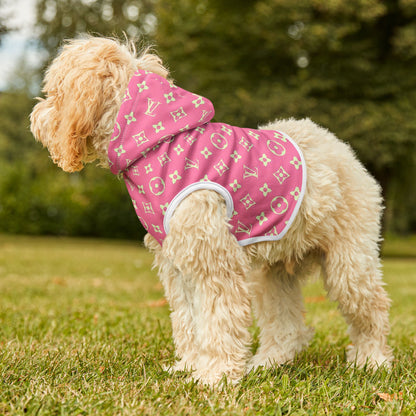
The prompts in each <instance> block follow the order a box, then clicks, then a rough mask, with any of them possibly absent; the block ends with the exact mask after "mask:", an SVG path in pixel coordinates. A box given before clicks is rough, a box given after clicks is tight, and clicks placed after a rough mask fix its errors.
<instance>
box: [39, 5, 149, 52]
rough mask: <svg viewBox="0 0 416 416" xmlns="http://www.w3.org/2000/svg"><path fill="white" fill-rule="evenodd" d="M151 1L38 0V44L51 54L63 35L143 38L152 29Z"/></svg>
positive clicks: (68, 36)
mask: <svg viewBox="0 0 416 416" xmlns="http://www.w3.org/2000/svg"><path fill="white" fill-rule="evenodd" d="M152 11H153V1H152V0H140V1H134V0H104V1H98V0H38V2H37V8H36V12H37V23H36V27H37V28H38V29H39V40H40V42H41V45H42V47H44V48H45V49H46V50H47V51H49V52H50V53H51V55H55V53H56V49H57V48H58V46H59V45H60V44H61V43H62V41H63V40H64V39H66V38H72V37H75V36H77V35H79V34H80V33H91V34H100V35H105V36H117V37H119V38H122V37H123V36H124V35H123V34H124V33H125V34H127V35H128V36H129V37H130V38H138V37H146V36H148V35H149V34H151V33H152V32H153V30H154V28H155V23H156V17H155V16H154V15H153V14H152Z"/></svg>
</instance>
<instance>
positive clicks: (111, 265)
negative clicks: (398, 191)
mask: <svg viewBox="0 0 416 416" xmlns="http://www.w3.org/2000/svg"><path fill="white" fill-rule="evenodd" d="M384 253H385V258H384V260H383V263H384V273H385V280H386V282H387V290H388V292H389V293H390V295H391V298H392V300H393V305H392V309H391V324H392V332H391V337H390V343H391V345H392V346H393V348H394V351H395V356H396V359H395V362H394V364H393V369H392V371H390V372H388V371H385V370H379V371H377V372H375V373H370V372H367V371H364V370H355V369H353V368H348V366H347V365H346V363H345V347H346V345H347V344H348V342H349V341H348V338H347V336H346V326H345V324H344V322H343V320H342V318H341V316H340V314H339V312H338V311H337V308H336V305H335V304H333V303H330V302H328V301H327V300H326V299H325V297H324V291H323V289H322V285H321V283H320V282H315V283H310V284H308V285H307V286H306V287H305V289H304V293H305V298H306V309H307V315H306V319H307V322H308V324H310V325H312V326H314V327H315V330H316V333H315V337H314V339H313V342H312V343H311V345H310V347H309V348H308V349H307V350H306V351H305V352H304V353H302V354H300V355H299V356H298V357H297V358H296V360H295V362H294V363H293V364H292V365H285V366H282V367H280V368H276V369H273V370H268V371H257V372H256V373H251V374H249V375H248V376H246V377H245V378H244V379H243V380H242V382H241V383H240V384H239V385H236V386H228V387H225V388H224V389H223V390H221V391H215V390H210V389H209V388H207V387H203V386H200V385H198V384H196V383H194V382H192V381H189V380H188V378H187V375H186V374H177V375H173V376H172V375H170V374H168V373H167V372H165V371H164V370H163V368H164V366H165V365H169V364H170V363H172V362H173V360H174V353H173V345H172V340H171V331H170V323H169V309H168V306H167V305H166V303H165V302H164V299H163V290H162V287H161V285H160V283H159V282H158V279H157V276H156V274H155V272H154V271H152V270H151V262H152V257H151V255H150V254H149V253H147V252H146V251H145V250H144V249H143V248H142V247H141V246H140V244H138V243H135V242H123V241H103V240H83V239H79V240H78V239H65V238H28V237H16V236H2V235H0V292H1V302H0V374H1V381H0V415H20V414H21V415H23V414H26V415H32V414H33V415H34V414H36V415H87V414H93V415H186V414H189V415H274V414H276V415H280V414H282V415H283V414H287V415H307V414H308V415H317V414H346V415H348V414H354V415H356V414H358V415H360V414H363V415H364V414H369V415H370V414H371V415H389V414H391V415H397V414H399V413H401V414H404V415H414V414H416V379H415V378H416V376H415V374H416V353H415V352H414V346H415V343H416V240H415V239H414V238H413V239H409V240H408V241H407V242H403V240H394V239H389V240H388V241H387V242H386V244H385V245H384ZM401 253H405V255H403V256H399V255H400V254H401ZM392 255H394V256H395V257H391V256H392ZM253 334H254V337H256V330H255V329H254V328H253Z"/></svg>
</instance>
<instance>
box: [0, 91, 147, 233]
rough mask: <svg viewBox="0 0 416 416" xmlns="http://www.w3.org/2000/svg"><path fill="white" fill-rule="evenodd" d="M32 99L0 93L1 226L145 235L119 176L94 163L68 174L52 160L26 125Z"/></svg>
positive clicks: (28, 230)
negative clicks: (75, 172)
mask: <svg viewBox="0 0 416 416" xmlns="http://www.w3.org/2000/svg"><path fill="white" fill-rule="evenodd" d="M33 104H34V101H33V100H32V99H29V98H28V97H27V96H26V95H25V94H22V93H19V92H14V93H3V94H2V95H0V125H1V128H0V160H1V161H2V162H1V175H0V231H3V232H10V233H25V234H54V235H83V236H101V237H115V238H121V237H125V238H136V239H137V238H141V237H143V235H144V230H143V229H142V228H141V226H140V223H139V221H138V219H137V217H136V215H135V213H134V210H133V208H132V204H131V201H130V198H129V196H128V194H127V191H126V189H125V185H124V183H123V181H119V180H118V179H117V178H115V177H114V176H113V175H111V174H110V173H109V172H107V171H104V170H102V169H98V168H96V167H92V166H91V167H87V168H86V169H85V170H84V171H82V172H81V173H77V174H72V175H68V174H66V173H64V172H62V171H61V170H60V169H58V168H57V167H56V166H54V165H53V164H52V162H51V160H50V159H49V156H48V152H47V151H46V150H45V149H42V147H41V146H40V145H39V144H37V143H35V141H34V139H33V137H32V135H31V133H30V131H29V113H30V111H31V108H32V106H33Z"/></svg>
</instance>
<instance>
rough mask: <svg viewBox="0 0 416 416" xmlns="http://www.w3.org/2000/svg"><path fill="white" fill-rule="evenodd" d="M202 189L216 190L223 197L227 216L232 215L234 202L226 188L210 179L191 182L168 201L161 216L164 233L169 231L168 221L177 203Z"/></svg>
mask: <svg viewBox="0 0 416 416" xmlns="http://www.w3.org/2000/svg"><path fill="white" fill-rule="evenodd" d="M203 189H206V190H210V191H215V192H218V193H219V194H220V195H221V196H222V197H223V198H224V199H225V204H226V207H227V217H228V218H231V217H232V215H233V212H234V202H233V198H232V196H231V194H230V193H229V192H228V191H227V189H225V188H224V187H223V186H222V185H220V184H218V183H216V182H211V181H202V182H195V183H191V184H190V185H188V186H187V187H186V188H184V189H182V191H180V192H179V193H177V194H176V195H175V197H174V198H173V199H172V201H170V204H169V206H168V208H167V210H166V213H165V217H164V218H163V228H164V229H165V233H166V235H167V234H168V233H169V222H170V220H171V218H172V216H173V214H174V213H175V211H176V209H177V208H178V206H179V204H180V203H181V202H182V201H183V200H184V199H185V198H186V197H187V196H188V195H190V194H191V193H192V192H195V191H200V190H203Z"/></svg>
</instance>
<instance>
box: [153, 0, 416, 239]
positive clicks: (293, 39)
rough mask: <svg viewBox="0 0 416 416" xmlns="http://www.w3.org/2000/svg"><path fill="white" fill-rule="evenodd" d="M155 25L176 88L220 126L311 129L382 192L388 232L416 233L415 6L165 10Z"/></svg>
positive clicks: (284, 0)
mask: <svg viewBox="0 0 416 416" xmlns="http://www.w3.org/2000/svg"><path fill="white" fill-rule="evenodd" d="M156 14H157V16H158V31H157V44H158V48H159V51H160V53H161V55H162V57H163V58H164V59H166V60H167V62H168V63H169V65H170V67H171V68H172V69H173V70H172V75H173V77H174V78H175V79H176V80H177V83H178V84H179V85H181V86H183V87H185V88H189V89H191V90H193V91H195V92H198V93H200V94H203V95H206V96H208V97H209V98H211V99H212V100H213V101H214V103H215V106H216V113H217V118H218V120H223V121H226V122H229V123H231V124H240V125H247V126H255V125H256V124H259V123H260V124H261V123H264V122H266V121H268V120H273V119H274V118H282V117H298V118H299V117H310V118H312V119H313V120H315V121H316V122H318V123H320V124H322V125H324V126H326V127H328V128H330V129H331V130H332V131H333V132H335V133H336V134H337V135H338V136H339V137H340V138H342V139H344V140H347V141H349V142H350V143H351V144H352V146H353V147H354V148H355V150H356V151H357V152H358V154H359V157H360V159H361V160H363V162H364V163H365V164H366V166H367V167H368V168H369V170H370V171H371V172H372V173H373V174H374V175H375V176H376V178H377V179H378V180H379V181H380V183H381V184H382V186H383V190H384V195H385V198H386V204H387V212H386V227H387V229H389V230H396V231H404V230H407V229H408V228H409V226H410V224H412V223H413V224H414V222H415V219H416V214H415V210H414V209H413V206H414V205H413V204H414V202H415V201H414V199H413V200H411V198H412V195H414V193H415V192H414V191H415V180H414V178H415V176H416V168H415V166H416V160H415V158H416V151H415V150H416V117H415V113H416V1H415V0H384V1H381V0H350V1H348V2H345V1H344V0H331V1H320V0H297V1H296V2H292V1H288V0H243V1H236V0H231V1H230V2H226V6H225V5H224V2H222V1H220V0H211V1H209V0H200V1H198V2H195V1H193V0H181V1H180V2H179V1H177V2H171V1H169V0H159V2H158V3H157V13H156ZM363 197H365V196H363Z"/></svg>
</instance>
